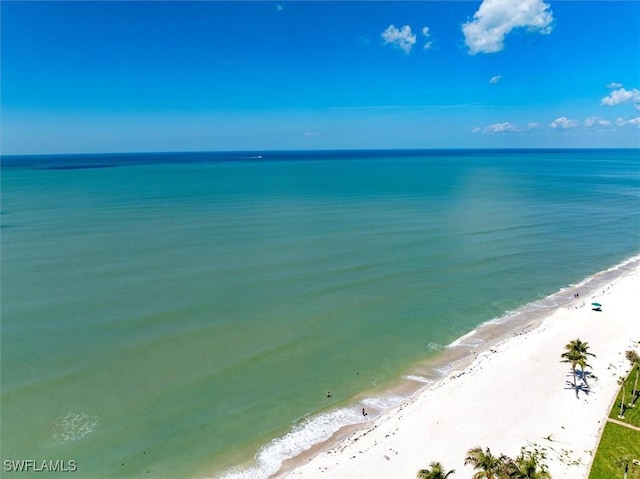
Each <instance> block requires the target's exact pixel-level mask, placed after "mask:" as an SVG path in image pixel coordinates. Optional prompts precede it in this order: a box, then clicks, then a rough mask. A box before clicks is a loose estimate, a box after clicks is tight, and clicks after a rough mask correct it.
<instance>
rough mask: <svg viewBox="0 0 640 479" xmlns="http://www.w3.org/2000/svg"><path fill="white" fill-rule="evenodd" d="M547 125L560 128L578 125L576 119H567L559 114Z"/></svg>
mask: <svg viewBox="0 0 640 479" xmlns="http://www.w3.org/2000/svg"><path fill="white" fill-rule="evenodd" d="M549 126H550V127H551V128H562V129H567V128H575V127H576V126H578V122H577V121H576V120H569V119H568V118H567V117H565V116H561V117H560V118H556V119H555V120H553V121H552V122H551V123H549Z"/></svg>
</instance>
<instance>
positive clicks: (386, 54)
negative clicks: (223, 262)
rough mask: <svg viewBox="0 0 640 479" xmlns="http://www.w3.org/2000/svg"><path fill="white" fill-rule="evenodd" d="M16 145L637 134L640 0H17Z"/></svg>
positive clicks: (628, 143) (5, 91) (351, 144)
mask: <svg viewBox="0 0 640 479" xmlns="http://www.w3.org/2000/svg"><path fill="white" fill-rule="evenodd" d="M0 8H1V11H0V14H1V27H2V30H1V35H2V38H1V40H2V42H1V48H2V50H1V62H2V65H1V66H2V70H1V76H2V78H1V79H2V90H1V103H2V143H1V147H2V153H3V154H29V153H68V152H72V153H80V152H124V151H194V150H195V151H202V150H274V149H343V148H345V149H352V148H353V149H360V148H487V147H490V148H501V147H509V148H511V147H525V148H532V147H533V148H535V147H540V148H547V147H572V148H576V147H640V2H637V1H609V2H592V1H553V0H547V1H542V0H484V1H473V2H466V1H449V2H432V1H410V2H387V1H376V2H356V1H351V2H339V1H323V2H312V1H298V2H271V1H260V2H248V1H238V2H206V1H200V2H149V1H146V2H124V1H123V2H119V1H112V2H93V1H92V2H79V1H76V2H68V3H67V2H52V1H50V2H19V1H9V2H7V1H3V2H2V3H1V4H0Z"/></svg>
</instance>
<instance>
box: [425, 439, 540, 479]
mask: <svg viewBox="0 0 640 479" xmlns="http://www.w3.org/2000/svg"><path fill="white" fill-rule="evenodd" d="M546 459H547V455H546V452H545V449H544V448H538V447H537V446H534V447H532V448H529V449H527V448H525V447H523V448H521V449H520V455H519V456H518V457H516V458H515V459H511V458H510V457H508V456H505V455H504V454H501V455H500V456H494V455H493V454H491V450H490V449H489V448H487V449H486V451H485V450H483V449H482V448H481V447H474V448H473V449H469V451H467V457H466V459H465V460H464V463H465V464H471V465H472V466H473V468H474V470H476V471H477V472H476V473H475V474H474V475H473V479H551V474H549V471H547V465H546V464H545V460H546ZM454 472H455V471H453V470H452V471H449V472H447V473H446V475H445V471H444V469H443V466H442V464H440V463H439V462H432V463H431V464H430V465H429V468H428V469H421V470H419V471H418V474H417V478H418V479H445V478H446V477H449V475H451V474H453V473H454Z"/></svg>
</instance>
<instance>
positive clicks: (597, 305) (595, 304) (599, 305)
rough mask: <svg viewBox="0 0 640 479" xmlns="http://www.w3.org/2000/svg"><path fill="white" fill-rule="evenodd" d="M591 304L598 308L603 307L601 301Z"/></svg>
mask: <svg viewBox="0 0 640 479" xmlns="http://www.w3.org/2000/svg"><path fill="white" fill-rule="evenodd" d="M591 306H595V307H596V308H599V307H601V306H602V305H601V304H600V303H591Z"/></svg>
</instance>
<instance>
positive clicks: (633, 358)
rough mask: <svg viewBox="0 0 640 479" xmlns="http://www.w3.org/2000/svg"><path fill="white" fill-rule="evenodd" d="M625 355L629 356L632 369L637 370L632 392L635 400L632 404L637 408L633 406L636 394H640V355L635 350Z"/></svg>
mask: <svg viewBox="0 0 640 479" xmlns="http://www.w3.org/2000/svg"><path fill="white" fill-rule="evenodd" d="M625 354H626V356H627V359H628V360H629V362H630V363H631V368H632V369H633V368H635V370H636V380H635V381H634V383H633V391H632V392H631V397H632V398H633V399H632V400H631V403H630V406H631V407H635V406H634V404H633V401H634V399H635V397H636V394H638V373H640V355H639V354H638V353H637V352H635V351H634V350H633V349H630V350H629V351H627V352H626V353H625Z"/></svg>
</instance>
